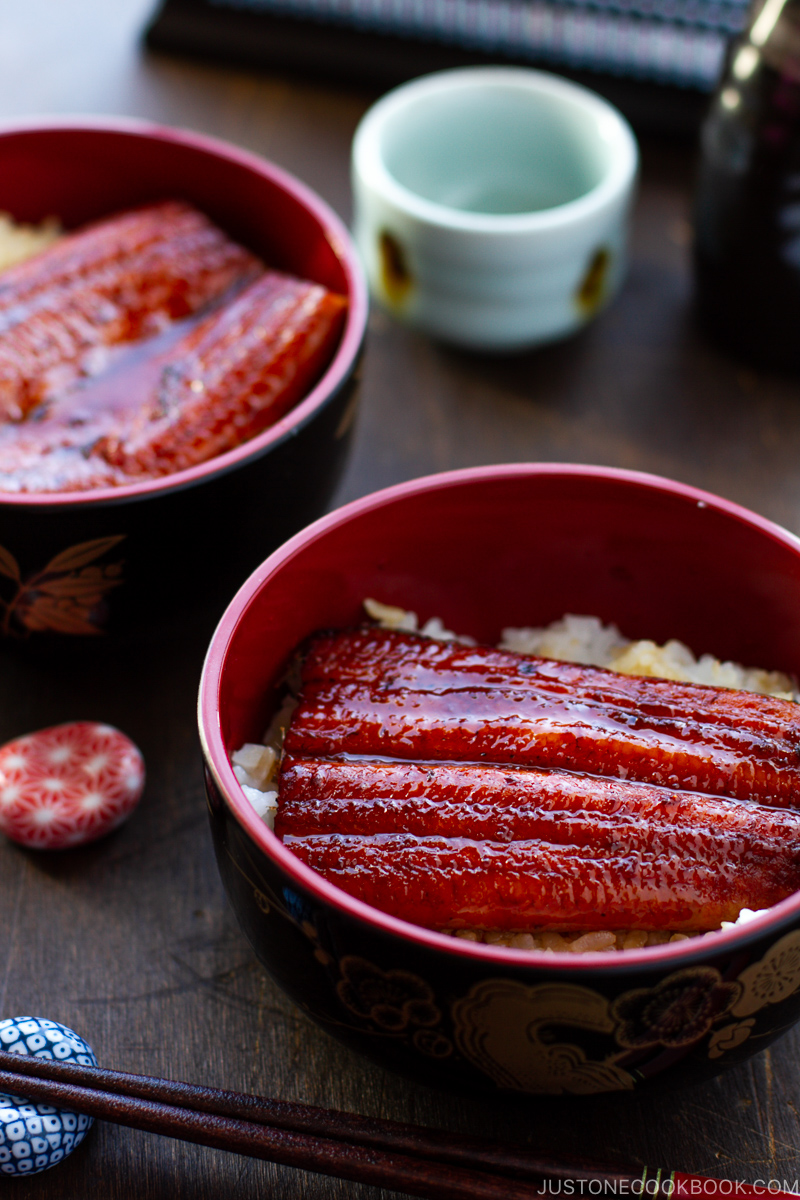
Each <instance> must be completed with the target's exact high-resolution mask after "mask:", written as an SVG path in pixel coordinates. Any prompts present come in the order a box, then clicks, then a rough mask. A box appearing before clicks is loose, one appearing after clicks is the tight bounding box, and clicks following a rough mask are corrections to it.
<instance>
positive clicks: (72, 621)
mask: <svg viewBox="0 0 800 1200" xmlns="http://www.w3.org/2000/svg"><path fill="white" fill-rule="evenodd" d="M125 536H126V535H125V534H124V533H122V534H116V535H114V536H111V537H101V538H92V540H91V541H88V542H78V543H77V544H76V545H74V546H69V547H68V548H67V549H66V550H61V551H60V552H59V553H58V554H56V555H55V556H54V557H53V558H51V559H50V561H49V562H48V563H46V564H45V566H44V567H42V569H41V570H40V571H36V572H34V574H33V575H29V576H28V577H27V578H23V576H22V571H21V569H20V566H19V563H18V562H17V560H16V558H15V557H14V555H13V554H12V553H11V552H10V550H7V549H6V548H5V547H4V546H0V576H3V577H4V578H5V579H9V580H11V581H12V584H13V590H9V592H8V593H7V596H6V597H3V596H0V633H2V634H4V635H6V636H26V635H29V634H31V633H44V632H49V633H64V634H70V635H76V634H77V635H84V636H86V635H92V636H96V635H97V634H101V633H103V626H104V624H105V622H106V618H107V607H106V596H107V594H108V592H110V591H111V590H112V588H116V587H119V586H120V584H121V583H122V582H123V580H122V567H123V563H122V561H118V562H113V563H103V564H101V563H98V562H97V559H99V558H102V557H103V555H104V554H107V553H108V551H109V550H111V549H113V547H114V546H116V545H118V544H119V543H120V542H121V541H123V540H124V538H125Z"/></svg>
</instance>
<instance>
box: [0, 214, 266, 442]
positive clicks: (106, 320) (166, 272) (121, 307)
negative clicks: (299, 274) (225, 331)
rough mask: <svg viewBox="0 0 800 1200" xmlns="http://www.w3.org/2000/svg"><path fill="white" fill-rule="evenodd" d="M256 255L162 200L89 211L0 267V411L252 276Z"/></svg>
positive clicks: (23, 411)
mask: <svg viewBox="0 0 800 1200" xmlns="http://www.w3.org/2000/svg"><path fill="white" fill-rule="evenodd" d="M260 269H261V264H260V263H259V260H258V259H257V258H255V256H254V255H252V254H251V253H250V252H249V251H248V250H245V249H244V248H243V247H242V246H239V245H237V244H236V243H235V242H233V241H232V240H231V239H230V238H229V237H228V236H227V234H225V233H223V232H222V230H221V229H218V228H217V227H216V226H215V225H213V224H212V222H211V221H209V219H208V218H207V217H205V216H204V215H203V214H202V213H200V212H198V211H197V210H196V209H195V208H193V207H192V206H191V205H189V204H186V203H184V202H182V201H177V200H168V201H164V202H161V203H158V204H151V205H147V206H145V207H142V208H138V209H133V210H131V211H129V212H125V213H121V214H118V215H117V216H114V217H110V218H108V219H106V220H102V221H97V222H95V223H93V224H91V225H88V226H87V227H86V228H84V229H81V230H78V231H77V232H75V233H72V234H69V235H68V236H66V237H64V238H62V239H61V240H59V241H58V242H56V243H54V244H53V245H52V246H50V247H48V248H47V249H46V250H43V251H42V252H41V253H40V254H37V255H35V256H34V257H32V258H30V259H28V260H27V261H25V262H22V263H19V264H17V265H16V266H14V267H10V268H9V269H8V270H6V271H4V272H3V274H2V275H1V276H0V419H4V420H13V421H18V420H21V419H22V418H24V417H25V416H26V415H27V414H28V413H29V412H30V411H31V410H32V409H34V408H35V407H36V406H37V405H38V404H40V403H41V402H42V401H43V400H45V399H46V398H47V397H48V396H50V395H51V394H52V393H53V392H54V391H57V390H59V389H62V388H64V387H65V386H67V385H68V384H70V383H71V382H72V381H74V380H75V379H76V378H78V377H80V376H81V375H82V374H85V373H87V372H88V373H92V371H93V369H94V365H93V364H92V362H91V355H92V353H95V354H96V353H97V352H98V350H100V349H102V348H104V347H109V346H114V345H118V344H120V343H124V342H131V341H136V340H139V339H141V338H144V337H149V336H151V335H153V334H155V333H158V332H160V331H161V330H162V329H163V328H165V326H166V325H168V324H169V323H170V322H172V321H175V320H178V319H180V318H182V317H186V316H189V315H190V314H192V313H195V312H197V311H199V310H200V309H201V308H203V306H204V305H206V304H208V303H209V302H210V301H212V300H214V299H216V298H218V297H220V296H222V295H223V294H224V293H225V292H227V291H228V290H229V289H230V288H231V287H232V286H233V285H234V284H236V283H241V282H244V281H245V280H246V279H248V278H252V277H253V276H254V275H255V274H256V273H257V272H258V271H259V270H260Z"/></svg>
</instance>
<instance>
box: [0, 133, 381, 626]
mask: <svg viewBox="0 0 800 1200" xmlns="http://www.w3.org/2000/svg"><path fill="white" fill-rule="evenodd" d="M171 197H177V198H181V199H185V200H189V201H190V202H192V203H193V204H195V205H196V206H197V207H198V208H200V209H202V210H203V211H204V212H206V213H207V214H208V215H209V216H210V217H211V218H212V219H213V220H214V221H216V222H217V224H219V225H220V226H221V227H222V228H223V229H225V230H226V231H227V232H228V233H229V234H230V235H231V236H232V237H234V238H236V239H237V240H239V241H241V242H242V243H244V244H245V245H246V246H247V247H248V248H249V249H251V250H253V251H255V253H257V254H259V255H261V256H262V257H263V258H264V260H265V261H266V262H267V263H268V264H270V265H271V266H274V267H277V268H278V269H280V270H284V271H287V272H290V273H292V274H295V275H299V276H302V277H304V278H307V279H311V280H314V281H315V282H317V283H322V284H325V285H326V286H327V287H330V288H331V289H333V290H335V291H338V292H342V293H344V294H345V295H347V297H348V299H349V302H350V307H349V313H348V317H347V323H346V326H345V329H344V332H343V335H342V339H341V342H340V344H339V348H338V351H337V353H336V355H335V356H334V358H333V360H332V362H331V363H330V365H329V367H328V369H327V370H326V371H325V373H324V375H323V376H322V378H321V379H320V380H319V382H318V383H317V384H316V385H315V386H314V388H313V389H312V390H311V391H310V392H309V394H308V395H307V396H306V397H305V398H304V399H303V400H302V401H301V402H300V403H299V404H298V405H297V406H296V407H295V408H294V409H293V410H292V411H291V412H289V413H288V414H287V415H286V416H285V417H283V418H282V420H280V421H279V422H278V423H277V424H275V425H273V426H272V427H271V428H269V429H267V430H265V431H264V432H263V433H261V434H260V435H259V436H258V437H255V438H253V439H252V440H251V441H249V442H246V443H245V444H243V445H241V446H239V447H237V448H236V449H234V450H231V451H229V452H228V453H226V454H221V455H219V456H218V457H217V458H214V459H211V460H210V461H209V462H207V463H203V464H202V465H200V466H197V467H192V468H190V469H188V470H184V471H180V472H177V473H176V474H174V475H168V476H165V477H163V478H160V479H154V480H145V481H143V482H141V483H136V484H132V485H130V486H126V487H119V488H106V489H102V490H95V491H91V492H73V493H64V494H52V493H51V494H47V495H14V494H10V493H2V492H0V564H2V565H1V566H0V637H2V636H3V635H11V636H15V637H18V638H19V637H29V638H30V637H32V638H33V639H34V640H37V639H40V638H41V637H42V636H43V635H48V634H50V635H52V634H59V635H65V634H66V635H72V634H82V633H86V634H92V633H97V632H100V631H103V630H105V629H106V627H109V628H111V629H112V630H114V629H120V628H124V627H125V626H126V625H128V624H130V623H131V622H134V623H139V622H142V621H144V622H152V621H158V620H160V619H162V618H163V616H164V615H165V613H166V612H167V611H168V610H170V609H173V610H174V609H176V608H177V609H178V610H180V611H184V610H185V609H186V608H187V607H190V606H191V605H192V604H193V603H194V601H195V600H196V599H198V598H199V599H202V601H203V602H204V603H205V604H208V601H209V597H210V596H213V595H214V593H215V591H216V592H218V593H219V595H220V606H221V605H222V603H224V598H227V597H228V596H229V595H230V593H231V590H232V589H233V588H234V587H236V586H238V584H239V583H240V582H241V581H242V580H243V579H244V578H246V576H247V574H248V572H249V571H251V570H252V569H253V567H254V566H255V565H256V564H257V563H258V562H260V561H261V560H262V559H263V558H264V556H265V555H266V554H268V553H269V552H270V550H272V549H273V548H274V547H275V546H277V545H278V544H280V542H282V541H283V540H284V539H285V538H286V537H288V536H289V535H290V534H292V533H294V532H295V531H296V530H297V529H299V528H301V527H302V526H303V525H304V524H306V523H307V522H308V521H310V520H313V519H314V518H315V517H317V516H319V514H320V513H321V512H323V511H324V509H325V506H326V504H327V503H328V501H329V499H330V496H331V494H332V492H333V489H334V487H335V485H336V483H337V481H338V479H339V476H340V473H341V469H342V467H343V464H344V459H345V454H346V451H347V447H348V443H349V434H350V429H351V427H352V423H353V418H354V415H355V403H356V392H355V379H356V367H357V364H358V360H359V356H360V353H361V349H362V345H363V339H364V332H365V327H366V316H367V298H366V288H365V284H364V280H363V276H362V272H361V268H360V265H359V263H358V259H357V257H356V254H355V252H354V249H353V246H352V243H351V241H350V237H349V235H348V233H347V231H346V229H345V228H344V226H343V225H342V223H341V221H340V220H339V219H338V217H337V216H336V215H335V214H334V213H333V212H332V211H331V209H330V208H328V206H327V205H326V204H325V203H324V202H323V201H322V200H321V199H320V198H319V197H318V196H316V195H315V194H314V193H313V192H312V191H311V190H310V189H309V188H307V187H305V185H304V184H302V183H300V182H299V181H298V180H296V179H294V178H293V177H292V176H291V175H289V174H287V173H286V172H285V171H282V170H281V169H280V168H279V167H276V166H274V165H273V164H272V163H269V162H266V161H265V160H264V159H262V158H259V157H257V156H256V155H254V154H249V153H247V152H245V151H243V150H239V149H237V148H236V147H235V146H232V145H229V144H227V143H225V142H220V141H215V140H213V139H211V138H207V137H202V136H200V135H198V134H194V133H188V132H184V131H180V130H176V129H168V128H165V127H163V126H158V125H149V124H146V123H145V122H141V121H134V120H128V119H125V118H116V117H115V118H111V119H95V118H66V119H64V120H57V119H52V120H48V121H46V122H43V121H30V122H15V123H13V124H3V125H2V126H0V211H4V212H8V213H10V214H11V215H12V216H13V217H14V218H15V219H16V220H17V221H25V222H39V221H41V220H42V219H44V218H46V217H48V216H51V215H56V216H58V218H59V219H60V220H61V222H62V224H63V225H64V226H65V227H66V228H67V229H71V228H74V227H75V226H78V225H81V224H83V223H85V222H87V221H90V220H93V219H95V218H97V217H100V216H103V215H106V214H111V213H114V212H118V211H120V210H121V209H125V208H129V207H131V206H133V205H137V204H143V203H146V202H148V201H154V200H160V199H167V198H171ZM211 563H213V569H210V567H209V564H211ZM87 572H91V573H92V574H91V575H87ZM91 581H94V582H95V583H96V587H95V588H91V587H87V583H89V582H91Z"/></svg>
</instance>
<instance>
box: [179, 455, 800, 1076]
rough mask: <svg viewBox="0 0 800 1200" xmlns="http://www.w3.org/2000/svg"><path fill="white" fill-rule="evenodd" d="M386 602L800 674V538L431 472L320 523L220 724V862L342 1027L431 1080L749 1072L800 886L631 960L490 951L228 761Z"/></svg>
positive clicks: (795, 926) (259, 603) (296, 557)
mask: <svg viewBox="0 0 800 1200" xmlns="http://www.w3.org/2000/svg"><path fill="white" fill-rule="evenodd" d="M365 596H372V597H374V598H376V599H378V600H380V601H383V602H385V603H389V604H397V605H400V606H402V607H404V608H411V609H414V610H415V611H416V612H417V613H418V615H419V617H420V618H421V619H422V620H424V619H427V618H428V617H431V616H440V617H442V618H443V620H444V621H445V624H446V625H447V626H448V627H449V628H451V629H455V630H457V631H459V632H463V633H469V634H472V635H473V636H474V637H476V638H478V639H479V640H481V641H485V642H488V643H495V642H496V641H497V639H498V635H499V633H500V630H501V628H502V627H503V626H505V625H540V624H544V623H547V622H550V621H552V620H554V619H556V618H558V617H560V616H562V615H563V614H564V613H567V612H571V613H579V614H595V615H597V616H599V617H601V618H602V619H603V620H604V621H607V622H608V621H613V622H615V623H616V624H617V625H618V626H619V627H620V629H621V630H622V631H623V633H624V634H625V635H626V636H628V637H631V638H640V637H649V638H653V639H655V640H658V641H665V640H667V639H669V638H671V637H676V638H680V639H681V640H683V641H684V642H686V643H687V644H688V645H689V646H690V647H692V648H693V649H694V650H695V651H696V652H697V653H698V654H699V653H702V652H710V653H712V654H714V655H716V656H718V657H719V658H722V659H733V660H735V661H739V662H741V663H744V664H747V665H757V666H762V667H766V668H773V669H777V668H779V669H781V670H784V671H787V672H789V673H795V674H800V617H798V613H800V542H798V540H797V539H796V538H795V537H793V536H792V535H791V534H789V533H787V532H786V531H785V530H783V529H780V528H779V527H778V526H776V525H773V524H771V523H770V522H769V521H766V520H763V519H762V518H761V517H758V516H756V515H755V514H753V513H750V512H747V511H746V510H745V509H742V508H739V507H737V506H736V505H734V504H729V503H727V502H726V501H724V500H720V499H718V498H717V497H715V496H712V495H709V494H707V493H704V492H700V491H697V490H696V489H693V488H690V487H685V486H683V485H681V484H677V483H672V482H670V481H668V480H664V479H658V478H655V477H652V476H647V475H640V474H636V473H633V472H626V471H615V470H610V469H606V468H602V467H584V466H569V465H567V466H563V465H549V464H548V465H541V464H522V465H513V466H498V467H486V468H476V469H474V470H467V471H456V472H453V473H450V474H446V475H438V476H432V477H430V478H427V479H421V480H414V481H412V482H411V483H407V484H402V485H400V486H398V487H393V488H389V489H387V490H386V491H382V492H378V493H376V494H375V495H372V496H367V497H366V498H364V499H363V500H359V501H357V502H356V503H354V504H350V505H348V506H346V507H345V508H342V509H340V510H338V511H337V512H334V513H333V514H331V515H330V516H328V517H325V518H323V519H322V520H320V521H317V522H316V523H315V524H314V525H312V526H310V527H309V528H308V529H305V530H304V531H303V532H302V533H300V534H298V535H297V536H296V537H294V538H293V539H292V540H291V541H290V542H288V543H287V544H286V545H285V546H282V547H281V548H280V549H279V550H278V551H276V552H275V553H274V554H273V555H272V557H271V558H269V559H268V560H267V561H266V562H265V563H264V564H263V565H262V566H261V567H259V569H258V570H257V571H256V572H255V574H253V575H252V576H251V577H250V579H249V580H248V581H247V583H246V584H245V585H244V587H243V588H242V589H241V590H240V591H239V593H238V595H237V596H236V597H235V599H234V600H233V602H232V603H231V605H230V607H229V608H228V610H227V612H226V613H225V616H224V617H223V619H222V621H221V623H220V625H219V628H218V629H217V632H216V634H215V636H214V639H213V641H212V643H211V646H210V649H209V652H208V657H207V660H206V665H205V669H204V673H203V678H202V684H201V689H200V703H199V713H200V732H201V738H202V742H203V749H204V753H205V759H206V777H207V784H208V795H209V800H210V812H211V824H212V829H213V834H214V839H215V843H216V849H217V857H218V862H219V867H220V871H221V874H222V878H223V881H224V884H225V887H226V889H227V891H228V895H229V897H230V899H231V901H232V903H233V906H234V908H235V910H236V912H237V915H238V918H239V921H240V923H241V925H242V928H243V930H244V931H245V933H246V934H247V936H248V937H249V939H250V941H251V943H252V944H253V946H254V948H255V950H256V953H257V954H258V955H259V957H260V958H261V960H262V962H263V963H264V964H265V966H266V967H267V968H268V970H269V971H270V972H271V973H272V975H273V976H274V977H275V979H276V980H277V981H278V982H279V983H280V984H281V985H282V986H283V987H284V988H285V989H286V991H287V992H289V994H290V995H291V996H293V997H294V999H295V1000H296V1001H297V1002H298V1003H299V1004H300V1005H301V1006H302V1007H303V1009H304V1010H305V1011H306V1012H308V1013H309V1014H310V1015H311V1016H313V1017H314V1018H315V1019H316V1020H317V1021H318V1022H319V1023H320V1024H321V1025H322V1026H323V1027H324V1028H326V1029H328V1030H329V1031H330V1032H331V1033H333V1034H334V1035H335V1036H337V1037H340V1038H342V1039H343V1040H345V1041H347V1042H348V1043H350V1044H351V1045H353V1046H355V1047H356V1048H358V1049H360V1050H362V1051H364V1052H365V1053H367V1054H370V1055H371V1056H373V1057H374V1058H376V1059H378V1060H380V1061H381V1062H382V1063H384V1064H385V1065H389V1066H392V1067H395V1068H396V1069H398V1070H400V1071H403V1072H405V1073H408V1074H411V1075H413V1076H416V1077H419V1078H423V1079H426V1080H427V1081H428V1082H431V1083H441V1084H447V1085H452V1086H458V1087H464V1086H466V1087H472V1088H476V1087H477V1088H483V1089H488V1090H492V1089H498V1088H499V1089H503V1090H509V1091H511V1090H517V1091H521V1092H527V1093H532V1094H537V1093H550V1094H559V1093H573V1094H581V1095H590V1094H596V1093H603V1092H611V1091H628V1090H632V1089H636V1088H640V1087H643V1086H647V1087H650V1086H654V1085H658V1084H660V1083H663V1082H667V1083H676V1082H686V1081H689V1080H693V1079H702V1078H705V1077H708V1076H711V1075H714V1074H716V1073H717V1072H718V1071H720V1070H722V1069H723V1068H725V1067H728V1066H730V1065H732V1064H735V1063H737V1062H740V1061H741V1060H742V1059H744V1058H746V1057H747V1056H748V1055H750V1054H752V1053H754V1052H755V1051H756V1050H760V1049H763V1048H764V1047H765V1046H766V1045H768V1044H769V1042H770V1041H771V1040H772V1039H774V1038H775V1037H777V1036H778V1035H779V1034H780V1033H782V1032H783V1031H784V1030H786V1029H787V1028H788V1027H789V1026H790V1025H791V1024H792V1023H793V1022H794V1021H796V1020H797V1018H798V1016H800V894H795V895H794V896H792V897H790V898H789V899H788V900H785V901H784V902H782V903H781V904H779V905H777V906H776V907H775V908H774V909H772V910H771V911H770V912H769V914H768V915H765V916H762V917H758V918H756V919H755V920H753V921H752V922H751V923H749V924H747V925H745V926H741V927H739V928H737V929H734V930H730V931H726V932H724V933H718V934H714V935H712V936H708V937H704V938H700V939H696V940H691V941H686V942H682V943H675V944H673V945H667V946H661V947H653V948H650V949H643V950H636V951H627V952H625V953H624V954H597V953H594V954H585V955H571V954H550V953H544V952H532V953H528V952H524V951H518V950H508V949H503V948H500V947H492V946H485V945H475V944H472V943H468V942H464V941H461V940H455V939H452V938H449V937H447V936H445V935H441V934H437V933H432V932H429V931H426V930H423V929H420V928H417V927H415V926H412V925H409V924H407V923H405V922H403V921H399V920H396V919H394V918H392V917H389V916H386V915H384V914H382V913H380V912H378V911H376V910H375V909H372V908H370V907H368V906H366V905H364V904H362V903H360V902H359V901H357V900H354V899H352V898H351V897H350V896H348V895H346V894H345V893H344V892H342V891H340V890H339V889H338V888H336V887H334V886H332V885H331V884H329V883H327V882H326V881H325V880H324V879H323V878H322V877H321V876H319V875H317V874H315V873H314V872H313V871H311V870H309V869H308V868H307V867H306V866H304V865H303V864H302V863H300V861H299V860H297V859H296V858H295V857H294V856H293V855H292V854H291V853H290V852H289V851H288V850H287V849H285V848H284V846H283V845H282V843H281V842H280V841H278V839H277V838H276V837H275V836H274V835H273V834H272V833H271V832H270V831H269V830H268V829H267V827H266V826H265V825H264V824H263V823H262V822H261V821H260V820H259V819H258V818H257V817H256V816H255V814H254V812H253V810H252V809H251V807H250V805H249V803H248V801H247V800H246V799H245V797H244V795H243V793H242V791H241V789H240V788H239V785H238V784H237V782H236V779H235V777H234V775H233V772H232V769H231V767H230V764H229V761H228V754H229V752H230V751H232V750H234V749H235V748H236V747H238V746H239V745H241V744H242V743H244V742H246V741H254V740H259V737H260V735H261V733H262V731H263V729H264V727H265V725H266V723H267V720H268V717H269V715H270V712H271V709H272V708H273V706H274V703H275V685H276V683H277V682H278V680H279V679H280V677H281V673H282V671H283V668H284V666H285V664H286V661H287V659H288V657H289V656H290V655H291V654H292V652H293V650H294V648H295V647H296V646H297V645H298V643H299V642H301V641H302V639H303V638H304V637H306V636H307V635H308V634H309V633H311V632H312V631H313V630H315V629H318V628H320V627H325V626H346V625H349V624H352V623H355V622H358V621H359V620H360V619H361V618H362V609H361V601H362V599H363V598H364V597H365Z"/></svg>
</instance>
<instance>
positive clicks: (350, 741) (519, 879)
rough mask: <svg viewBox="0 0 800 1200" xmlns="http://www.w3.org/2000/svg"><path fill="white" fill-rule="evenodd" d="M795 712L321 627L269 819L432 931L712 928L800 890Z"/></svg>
mask: <svg viewBox="0 0 800 1200" xmlns="http://www.w3.org/2000/svg"><path fill="white" fill-rule="evenodd" d="M799 717H800V712H799V711H798V708H797V706H796V705H794V704H792V703H791V702H788V701H782V700H777V699H774V698H771V697H763V696H756V695H753V694H751V693H744V692H734V691H728V690H724V689H717V688H710V687H704V686H700V685H693V684H678V683H673V682H670V681H665V680H656V679H639V678H634V677H629V676H623V675H618V674H616V673H614V672H611V671H605V670H602V669H599V668H594V667H584V666H576V665H574V664H570V663H560V662H556V661H554V660H550V659H537V658H528V657H523V656H520V655H516V654H511V653H506V652H503V651H498V650H492V649H487V648H484V647H465V646H460V645H455V644H452V643H447V644H443V643H440V642H435V641H432V640H427V639H423V638H420V637H416V636H414V635H410V634H402V633H394V632H388V631H384V630H379V629H366V630H359V631H356V632H350V633H336V634H330V635H328V634H324V635H320V636H318V637H316V638H315V639H313V640H312V642H311V644H310V647H309V650H308V653H307V655H306V658H305V662H304V667H303V684H302V695H301V701H300V704H299V706H298V708H297V709H296V711H295V713H294V714H293V717H292V721H291V724H290V727H289V730H288V731H287V735H286V741H285V754H284V759H283V762H282V765H281V773H280V804H279V809H278V815H277V819H276V824H275V828H276V833H278V835H279V836H280V837H282V838H283V839H284V841H285V842H286V844H287V846H288V847H290V848H291V849H292V850H293V851H294V853H295V854H297V855H298V856H299V857H300V858H301V859H302V860H303V861H304V862H306V863H307V864H308V865H309V866H311V867H313V868H314V869H315V870H318V871H320V872H321V873H322V874H323V875H325V876H326V877H327V878H329V879H330V880H331V881H332V882H335V883H336V884H337V885H338V886H340V887H342V888H343V889H344V890H345V891H347V892H349V893H350V894H351V895H354V896H356V897H358V898H359V899H361V900H364V901H365V902H366V903H368V904H372V905H374V906H375V907H377V908H380V909H382V910H384V911H386V912H389V913H392V914H393V915H395V916H399V917H402V918H404V919H406V920H409V921H412V922H415V923H417V924H421V925H426V926H430V927H449V928H458V927H465V926H479V927H482V928H488V929H492V928H494V929H524V928H532V927H536V928H549V929H560V930H575V929H598V928H603V929H630V928H634V929H652V930H658V929H673V930H684V931H692V930H702V929H713V928H716V927H718V926H719V924H720V922H721V921H723V920H735V918H736V916H738V913H739V911H740V910H741V909H742V908H743V907H748V908H764V907H768V906H769V905H771V904H774V903H776V902H777V901H778V900H781V899H783V898H784V897H786V896H787V895H789V894H790V893H791V892H793V891H795V890H797V889H798V888H800V839H798V834H799V833H800V814H798V813H797V812H795V811H794V810H793V808H792V807H791V806H792V804H793V800H794V796H795V793H797V794H798V795H800V756H798V741H799V740H800V720H799Z"/></svg>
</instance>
